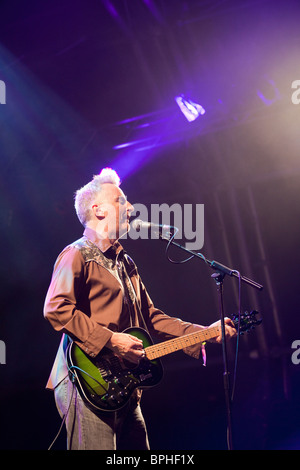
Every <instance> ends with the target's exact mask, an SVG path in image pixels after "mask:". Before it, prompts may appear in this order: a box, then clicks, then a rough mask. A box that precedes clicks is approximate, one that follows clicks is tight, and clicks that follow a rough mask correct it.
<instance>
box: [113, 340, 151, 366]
mask: <svg viewBox="0 0 300 470" xmlns="http://www.w3.org/2000/svg"><path fill="white" fill-rule="evenodd" d="M106 346H107V347H108V348H109V349H111V350H112V351H113V352H114V353H115V354H117V355H118V356H121V357H122V358H123V359H126V360H127V361H129V362H133V363H134V364H138V363H139V361H140V360H141V358H142V357H143V356H144V347H143V342H142V340H141V339H138V338H136V337H135V336H132V335H129V334H127V333H113V334H112V336H111V338H110V339H109V340H108V342H107V343H106Z"/></svg>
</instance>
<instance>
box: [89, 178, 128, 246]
mask: <svg viewBox="0 0 300 470" xmlns="http://www.w3.org/2000/svg"><path fill="white" fill-rule="evenodd" d="M97 203H98V207H99V209H100V211H101V214H102V216H101V217H100V220H102V221H104V224H105V230H106V231H107V233H108V236H109V238H110V239H118V238H120V237H122V236H123V235H124V234H125V233H127V232H128V230H129V218H130V215H131V213H132V211H133V206H132V205H131V204H130V203H129V202H128V201H127V198H126V196H125V194H124V193H123V191H122V190H121V189H120V188H119V187H118V186H116V185H114V184H110V183H105V184H103V185H102V191H101V193H100V195H99V201H97Z"/></svg>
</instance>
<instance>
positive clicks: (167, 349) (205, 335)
mask: <svg viewBox="0 0 300 470" xmlns="http://www.w3.org/2000/svg"><path fill="white" fill-rule="evenodd" d="M220 331H221V328H220V327H219V326H213V327H211V328H205V329H203V330H199V331H197V332H196V333H190V334H188V335H185V336H179V337H178V338H174V339H170V340H168V341H164V342H163V343H159V344H153V345H152V346H148V347H147V348H146V349H145V352H146V357H147V359H149V360H150V361H151V360H153V359H157V358H159V357H162V356H166V355H167V354H171V353H172V352H175V351H180V350H181V349H184V348H187V347H188V346H193V345H195V344H199V343H204V342H205V341H207V340H209V339H212V338H216V337H217V336H219V334H220Z"/></svg>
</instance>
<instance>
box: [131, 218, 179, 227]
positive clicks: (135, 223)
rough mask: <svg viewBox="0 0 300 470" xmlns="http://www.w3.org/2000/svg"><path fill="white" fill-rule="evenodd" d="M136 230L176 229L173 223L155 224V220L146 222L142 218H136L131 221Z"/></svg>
mask: <svg viewBox="0 0 300 470" xmlns="http://www.w3.org/2000/svg"><path fill="white" fill-rule="evenodd" d="M131 226H132V228H133V229H134V230H141V229H149V228H152V229H154V230H171V229H174V228H175V227H173V226H172V225H163V224H154V223H153V222H144V221H143V220H141V219H134V220H133V221H132V223H131Z"/></svg>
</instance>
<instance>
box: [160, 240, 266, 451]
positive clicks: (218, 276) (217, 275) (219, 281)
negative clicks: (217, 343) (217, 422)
mask: <svg viewBox="0 0 300 470" xmlns="http://www.w3.org/2000/svg"><path fill="white" fill-rule="evenodd" d="M159 238H160V239H161V240H164V241H167V242H168V243H170V244H172V245H174V246H176V247H178V248H180V249H181V250H184V251H185V252H187V253H189V254H190V255H193V256H195V257H196V258H199V259H201V260H202V261H205V263H206V264H208V266H210V267H211V268H212V269H214V271H215V272H214V274H212V276H211V277H212V278H213V279H214V281H215V283H216V287H217V292H218V303H219V311H220V320H221V332H222V353H223V364H224V372H223V379H224V392H225V404H226V415H227V446H228V450H233V441H232V422H231V398H230V380H229V372H228V359H227V348H226V337H225V321H224V319H225V313H224V302H223V281H224V277H225V276H226V275H229V276H232V277H237V278H239V279H240V281H241V282H244V283H245V284H247V285H249V286H251V287H253V288H255V289H258V290H262V289H263V286H262V285H261V284H259V283H258V282H256V281H253V280H252V279H249V278H247V277H245V276H241V275H239V274H238V272H237V271H236V270H235V269H231V268H229V267H227V266H225V265H224V264H221V263H219V262H218V261H210V260H208V259H207V258H205V257H204V256H203V255H202V254H201V253H196V252H194V251H191V250H188V249H187V248H185V247H184V246H183V245H180V244H179V243H176V242H174V240H173V239H172V238H170V239H168V238H166V237H164V236H163V235H162V233H161V232H160V233H159Z"/></svg>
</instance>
